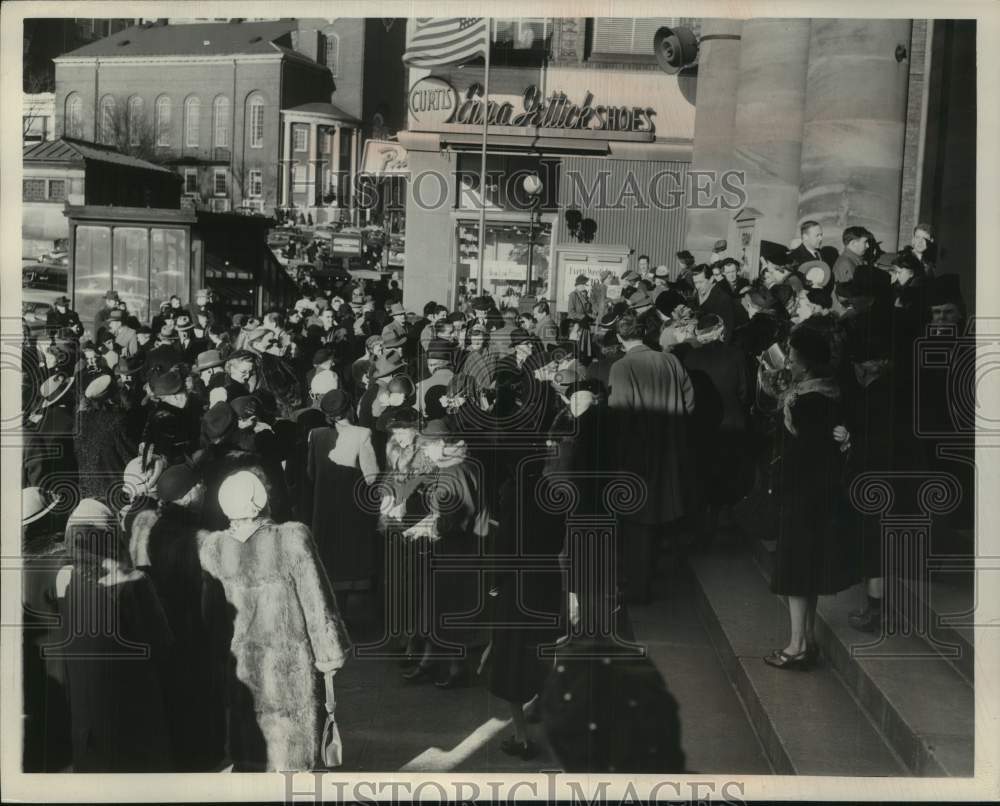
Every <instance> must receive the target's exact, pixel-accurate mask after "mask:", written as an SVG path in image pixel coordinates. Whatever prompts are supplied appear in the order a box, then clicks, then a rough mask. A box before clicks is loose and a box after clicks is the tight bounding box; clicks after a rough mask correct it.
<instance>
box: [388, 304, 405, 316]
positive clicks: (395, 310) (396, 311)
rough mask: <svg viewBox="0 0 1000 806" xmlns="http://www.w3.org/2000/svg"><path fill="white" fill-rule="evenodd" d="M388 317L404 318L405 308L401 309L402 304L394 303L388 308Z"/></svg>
mask: <svg viewBox="0 0 1000 806" xmlns="http://www.w3.org/2000/svg"><path fill="white" fill-rule="evenodd" d="M389 315H390V316H406V308H404V307H403V303H401V302H394V303H392V305H390V306H389Z"/></svg>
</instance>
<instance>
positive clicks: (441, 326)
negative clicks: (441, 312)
mask: <svg viewBox="0 0 1000 806" xmlns="http://www.w3.org/2000/svg"><path fill="white" fill-rule="evenodd" d="M449 327H450V328H452V330H454V328H455V323H454V322H452V321H449V320H448V319H442V320H441V321H439V322H435V323H434V335H435V336H440V335H441V334H442V333H443V332H444V331H445V329H446V328H449Z"/></svg>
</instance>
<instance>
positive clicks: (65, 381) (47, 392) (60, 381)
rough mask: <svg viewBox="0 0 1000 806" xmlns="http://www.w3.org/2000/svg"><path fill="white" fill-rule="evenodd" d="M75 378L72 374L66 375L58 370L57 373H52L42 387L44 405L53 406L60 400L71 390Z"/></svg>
mask: <svg viewBox="0 0 1000 806" xmlns="http://www.w3.org/2000/svg"><path fill="white" fill-rule="evenodd" d="M73 380H74V379H73V376H72V375H68V374H66V375H64V374H63V373H61V372H57V373H56V374H55V375H50V376H49V377H48V378H46V379H45V381H43V383H42V387H41V389H40V391H41V393H42V401H43V405H45V406H51V405H52V404H53V403H56V402H58V401H59V399H60V398H62V396H63V395H65V394H66V393H67V392H68V391H69V388H70V387H71V386H72V385H73Z"/></svg>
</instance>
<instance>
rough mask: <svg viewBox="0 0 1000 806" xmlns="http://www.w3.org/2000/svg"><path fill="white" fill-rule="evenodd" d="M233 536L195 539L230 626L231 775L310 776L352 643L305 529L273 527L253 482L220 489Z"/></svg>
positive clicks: (236, 481) (240, 477) (263, 494)
mask: <svg viewBox="0 0 1000 806" xmlns="http://www.w3.org/2000/svg"><path fill="white" fill-rule="evenodd" d="M218 499H219V505H220V506H221V508H222V511H223V512H224V513H225V515H226V517H227V518H228V519H229V528H227V529H223V530H221V531H216V532H201V533H200V534H199V537H198V541H199V550H198V553H199V557H200V559H201V565H202V568H203V569H204V570H205V572H206V573H207V574H208V575H209V576H210V577H212V578H213V579H214V580H216V581H217V583H218V585H220V586H221V588H222V590H223V591H224V594H225V598H226V600H227V604H226V607H225V609H226V611H227V612H226V613H224V614H217V615H222V616H223V617H224V618H226V619H231V620H232V631H231V635H232V642H231V645H230V646H228V647H221V648H220V649H221V650H223V651H225V650H227V649H228V651H229V653H230V655H231V657H232V659H233V661H232V665H231V666H230V677H229V684H230V686H229V703H228V705H229V745H230V748H229V749H230V756H231V758H232V760H233V769H234V771H237V772H240V771H257V770H267V771H276V770H291V771H296V770H311V769H314V768H316V767H317V766H318V764H319V756H320V754H319V752H318V751H319V746H320V741H321V732H322V728H323V722H322V719H321V717H322V712H323V703H324V683H325V688H326V692H325V693H326V702H327V703H331V705H330V706H329V707H331V708H332V702H333V676H334V674H335V673H336V672H337V670H338V669H339V668H340V667H341V666H343V664H344V662H345V661H346V660H347V655H348V652H349V651H350V647H351V644H350V639H349V637H348V635H347V630H346V628H345V626H344V623H343V620H342V619H341V617H340V612H339V610H338V608H337V600H336V598H335V597H334V595H333V589H332V588H331V586H330V582H329V580H328V579H327V576H326V573H325V571H324V570H323V567H322V565H321V563H320V561H319V558H318V556H317V554H316V547H315V544H314V543H313V539H312V535H311V534H310V532H309V529H308V528H307V527H306V526H305V525H304V524H301V523H295V522H287V523H283V524H277V523H275V522H274V521H273V520H272V519H271V518H270V517H269V512H268V500H267V491H266V490H265V487H264V484H263V483H262V481H261V479H260V478H259V476H258V475H256V474H255V473H252V472H250V471H247V470H241V471H238V472H236V473H233V474H232V475H231V476H229V477H228V478H227V479H226V480H225V481H223V483H222V485H221V487H220V488H219V494H218Z"/></svg>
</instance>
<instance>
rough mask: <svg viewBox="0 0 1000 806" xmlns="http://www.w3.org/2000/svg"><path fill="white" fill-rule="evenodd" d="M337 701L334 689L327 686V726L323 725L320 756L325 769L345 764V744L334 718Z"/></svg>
mask: <svg viewBox="0 0 1000 806" xmlns="http://www.w3.org/2000/svg"><path fill="white" fill-rule="evenodd" d="M336 705H337V703H336V700H335V699H334V696H333V687H332V686H327V694H326V724H325V725H323V738H322V739H321V741H320V748H319V750H320V756H321V757H322V761H323V766H324V767H328V768H329V767H339V766H340V765H341V764H343V763H344V743H343V742H342V741H341V739H340V728H338V727H337V719H336V717H335V716H334V711H335V710H336Z"/></svg>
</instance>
